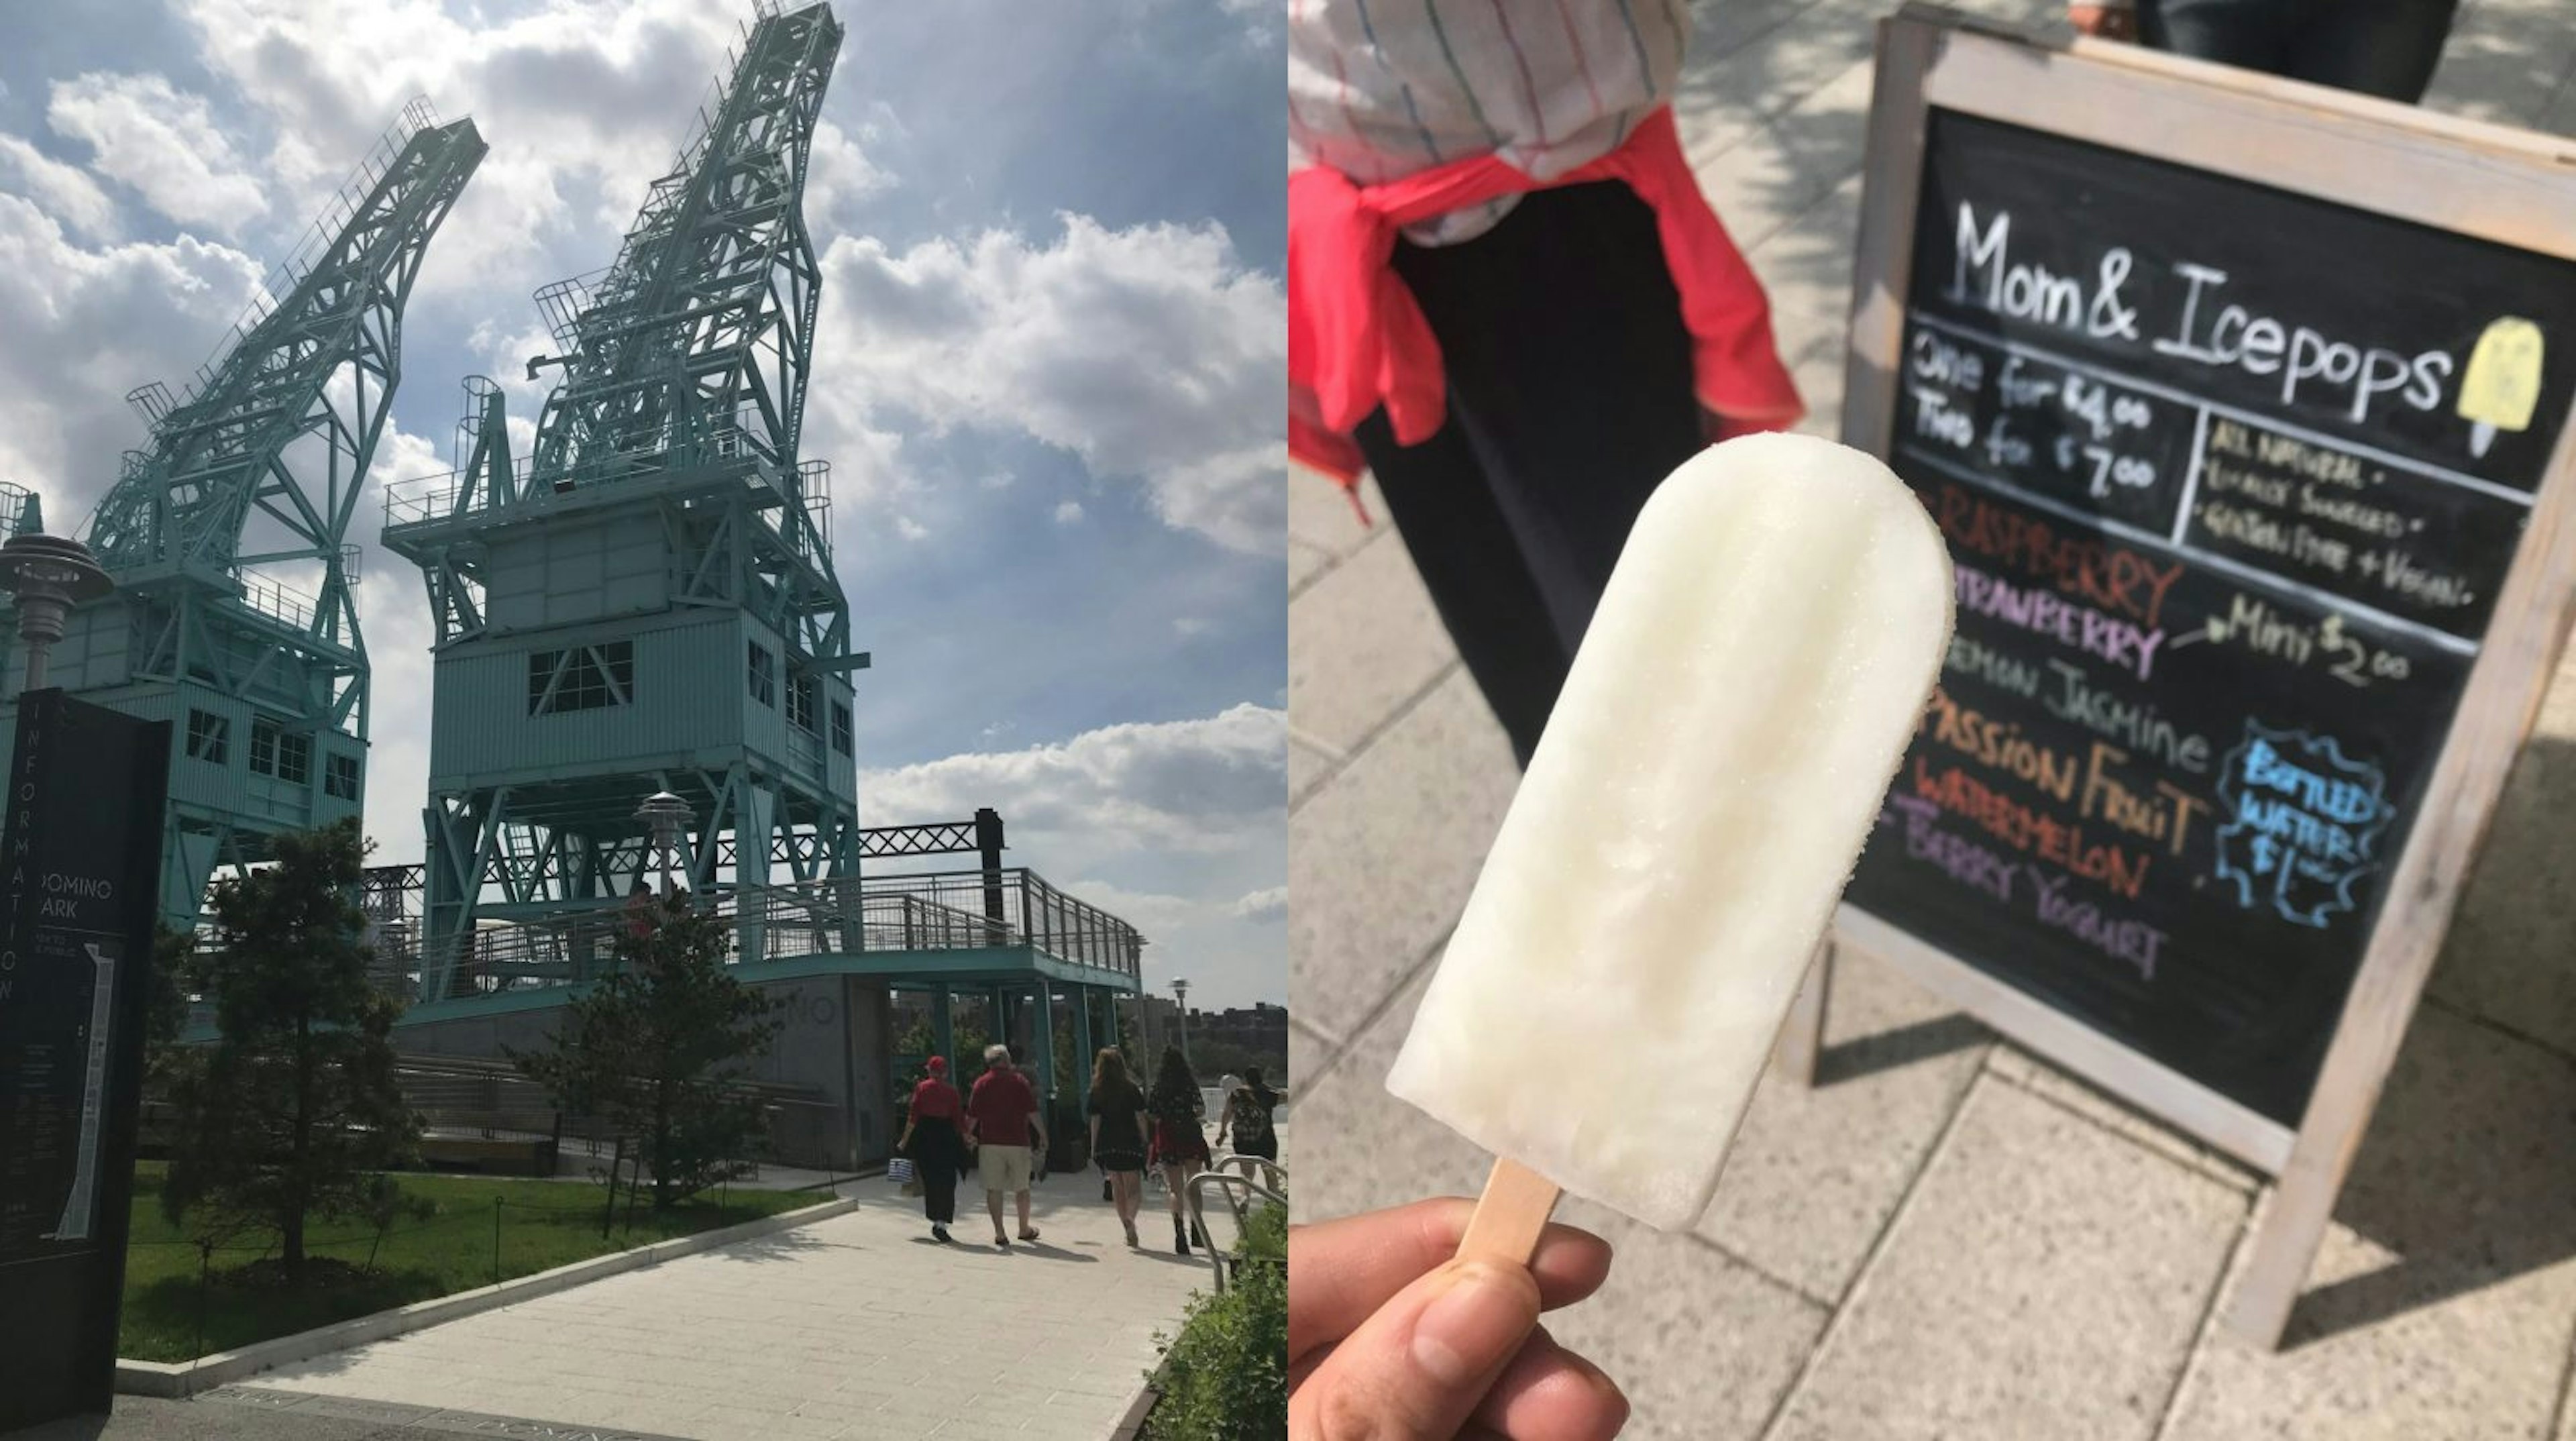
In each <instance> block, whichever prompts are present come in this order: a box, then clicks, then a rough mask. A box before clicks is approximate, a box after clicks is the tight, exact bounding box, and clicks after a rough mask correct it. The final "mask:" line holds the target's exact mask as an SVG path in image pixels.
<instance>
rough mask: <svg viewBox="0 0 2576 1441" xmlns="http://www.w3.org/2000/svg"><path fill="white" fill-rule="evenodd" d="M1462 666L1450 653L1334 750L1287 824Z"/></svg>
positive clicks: (1292, 900) (1294, 803) (1292, 804)
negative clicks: (1375, 720) (1353, 737)
mask: <svg viewBox="0 0 2576 1441" xmlns="http://www.w3.org/2000/svg"><path fill="white" fill-rule="evenodd" d="M1465 666H1466V662H1465V661H1462V660H1460V659H1458V657H1457V655H1456V654H1455V653H1452V654H1451V655H1450V657H1449V659H1447V660H1446V661H1443V662H1441V665H1440V669H1439V670H1437V671H1435V672H1433V673H1432V676H1431V679H1429V680H1427V681H1425V682H1423V684H1422V686H1421V688H1420V689H1418V690H1416V691H1414V692H1413V694H1411V695H1409V696H1406V697H1405V698H1404V699H1402V700H1399V701H1397V702H1396V703H1395V704H1394V705H1393V706H1392V707H1390V708H1389V709H1388V711H1387V713H1386V715H1385V716H1384V717H1382V718H1380V720H1379V721H1378V723H1377V724H1376V725H1373V726H1371V727H1369V728H1368V729H1367V730H1366V731H1364V732H1362V733H1361V735H1360V738H1359V739H1358V740H1355V741H1353V742H1351V748H1350V750H1349V751H1348V752H1342V753H1337V756H1336V758H1334V759H1332V760H1330V761H1328V763H1327V764H1326V765H1325V767H1324V770H1323V773H1322V774H1320V775H1318V776H1316V777H1315V783H1314V784H1313V785H1310V786H1308V787H1306V791H1305V794H1303V795H1300V796H1297V797H1296V798H1294V799H1292V800H1290V801H1289V802H1288V823H1289V824H1290V825H1291V826H1294V825H1295V824H1296V823H1297V812H1299V811H1301V810H1304V809H1305V808H1306V804H1307V802H1309V801H1312V800H1313V799H1314V798H1315V797H1317V796H1319V795H1322V794H1323V793H1324V792H1325V791H1326V790H1327V789H1329V788H1330V787H1331V786H1332V784H1333V782H1335V781H1337V780H1339V779H1341V777H1342V773H1343V772H1344V771H1347V770H1349V769H1350V768H1351V765H1352V763H1353V762H1356V761H1357V760H1358V759H1359V758H1360V757H1361V756H1364V755H1366V754H1368V752H1369V750H1370V749H1371V748H1372V747H1374V746H1375V745H1376V744H1377V743H1378V741H1379V739H1380V738H1382V737H1383V736H1385V734H1386V733H1387V732H1388V731H1390V730H1393V729H1394V728H1395V727H1396V726H1397V725H1398V724H1399V723H1401V722H1402V721H1403V720H1404V718H1405V717H1406V716H1409V715H1411V714H1413V713H1414V711H1416V710H1418V709H1420V708H1421V705H1422V703H1423V702H1424V701H1426V700H1429V699H1430V698H1431V693H1432V692H1433V691H1436V690H1438V689H1440V687H1441V685H1442V683H1444V682H1446V681H1447V680H1448V679H1449V677H1451V676H1453V675H1455V674H1457V673H1458V672H1459V671H1460V670H1462V669H1464V668H1465ZM1476 699H1477V700H1478V701H1479V702H1480V703H1481V702H1482V701H1483V700H1484V696H1483V694H1482V693H1479V694H1478V695H1477V697H1476ZM1296 733H1297V731H1296V722H1295V721H1294V720H1291V721H1290V722H1289V734H1290V735H1291V736H1294V735H1295V734H1296ZM1308 744H1309V745H1316V743H1315V742H1312V741H1309V742H1308ZM1317 748H1318V749H1322V747H1321V746H1317ZM1288 904H1290V905H1292V906H1293V905H1295V904H1297V897H1296V895H1295V894H1294V892H1293V890H1292V892H1291V894H1290V895H1289V897H1288ZM1358 1031H1359V1028H1357V1027H1354V1028H1353V1031H1352V1034H1354V1035H1356V1034H1358Z"/></svg>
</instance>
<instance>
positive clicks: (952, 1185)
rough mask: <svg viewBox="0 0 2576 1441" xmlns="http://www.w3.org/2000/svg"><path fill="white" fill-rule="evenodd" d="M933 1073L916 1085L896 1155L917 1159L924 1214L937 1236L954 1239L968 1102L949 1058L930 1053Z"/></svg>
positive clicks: (944, 1241)
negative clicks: (951, 1229) (952, 1077)
mask: <svg viewBox="0 0 2576 1441" xmlns="http://www.w3.org/2000/svg"><path fill="white" fill-rule="evenodd" d="M929 1071H930V1073H929V1074H928V1075H926V1076H923V1077H922V1078H921V1082H920V1084H918V1085H916V1086H914V1087H913V1088H912V1101H911V1103H910V1104H909V1105H908V1106H906V1107H905V1109H904V1121H903V1135H902V1136H901V1137H900V1138H898V1139H897V1140H896V1141H895V1143H894V1149H895V1154H897V1155H899V1156H903V1157H906V1158H908V1159H909V1160H910V1161H911V1162H912V1174H913V1179H914V1180H916V1181H918V1182H919V1183H920V1185H921V1213H922V1215H924V1216H925V1217H927V1218H929V1221H930V1235H931V1239H933V1240H935V1241H938V1242H940V1243H941V1244H942V1245H945V1244H947V1241H948V1225H949V1223H950V1222H952V1221H954V1220H956V1219H957V1177H958V1176H959V1174H961V1173H962V1172H964V1170H965V1169H966V1143H965V1142H964V1141H963V1140H961V1139H959V1137H958V1134H957V1121H958V1117H959V1115H960V1114H961V1113H962V1112H963V1110H964V1108H965V1107H964V1103H963V1102H961V1101H959V1100H958V1098H957V1088H956V1087H955V1086H952V1085H950V1084H948V1058H947V1057H946V1056H933V1057H931V1058H930V1065H929Z"/></svg>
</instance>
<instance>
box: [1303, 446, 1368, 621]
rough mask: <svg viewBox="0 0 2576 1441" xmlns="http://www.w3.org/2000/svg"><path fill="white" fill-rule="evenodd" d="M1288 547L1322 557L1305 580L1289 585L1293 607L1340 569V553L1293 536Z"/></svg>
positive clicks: (1354, 552) (1356, 552)
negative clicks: (1303, 596)
mask: <svg viewBox="0 0 2576 1441" xmlns="http://www.w3.org/2000/svg"><path fill="white" fill-rule="evenodd" d="M1289 483H1290V484H1291V485H1294V484H1295V483H1296V479H1295V477H1293V476H1292V477H1290V479H1289ZM1319 483H1320V482H1319ZM1361 544H1362V545H1366V544H1367V542H1366V541H1362V542H1361ZM1288 545H1289V548H1290V549H1292V550H1294V549H1296V548H1298V547H1301V546H1302V547H1304V548H1305V549H1307V550H1311V551H1313V552H1314V553H1315V554H1317V555H1320V556H1322V557H1323V559H1322V560H1321V561H1318V562H1317V563H1316V565H1315V568H1314V569H1313V570H1310V571H1308V572H1306V578H1305V579H1304V580H1300V581H1294V582H1291V583H1290V584H1289V586H1288V602H1289V604H1291V605H1294V604H1296V602H1297V597H1299V596H1301V595H1304V594H1305V593H1306V592H1308V591H1310V590H1313V589H1314V588H1315V583H1316V582H1317V581H1320V580H1322V579H1323V578H1324V577H1326V576H1328V575H1331V574H1332V573H1333V572H1334V571H1337V570H1340V569H1341V568H1342V553H1341V552H1340V551H1337V550H1328V549H1326V548H1325V547H1323V546H1320V545H1317V544H1315V543H1314V542H1313V541H1311V540H1299V539H1298V538H1297V537H1295V536H1293V535H1292V536H1290V537H1288ZM1358 553H1359V552H1358V551H1357V550H1356V549H1355V550H1353V551H1352V554H1354V555H1356V554H1358Z"/></svg>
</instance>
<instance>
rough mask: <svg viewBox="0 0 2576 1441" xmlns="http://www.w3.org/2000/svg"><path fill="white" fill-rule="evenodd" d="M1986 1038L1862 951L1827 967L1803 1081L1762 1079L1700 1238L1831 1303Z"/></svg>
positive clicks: (1915, 1169)
mask: <svg viewBox="0 0 2576 1441" xmlns="http://www.w3.org/2000/svg"><path fill="white" fill-rule="evenodd" d="M1992 1043H1993V1038H1992V1037H1991V1035H1989V1033H1988V1032H1987V1031H1986V1029H1985V1028H1984V1027H1982V1026H1980V1025H1978V1024H1976V1023H1975V1022H1973V1021H1971V1020H1969V1019H1967V1018H1966V1017H1965V1016H1962V1015H1960V1014H1958V1013H1957V1012H1955V1011H1952V1010H1951V1009H1949V1008H1948V1007H1947V1006H1944V1005H1942V1004H1941V1003H1940V1002H1939V1001H1937V1000H1935V999H1934V998H1933V997H1931V996H1930V995H1928V994H1926V993H1924V992H1923V991H1922V990H1920V989H1919V988H1917V987H1915V986H1914V985H1913V984H1912V983H1910V982H1908V981H1906V980H1904V979H1903V978H1902V977H1899V976H1897V975H1895V974H1894V973H1893V972H1890V971H1888V970H1887V969H1885V968H1884V967H1883V966H1880V965H1879V964H1878V963H1876V962H1874V961H1871V960H1869V959H1867V958H1865V957H1860V956H1847V957H1844V958H1843V959H1842V960H1841V961H1840V962H1838V963H1837V965H1836V966H1835V969H1834V980H1833V991H1832V1001H1831V1003H1830V1004H1829V1005H1827V1007H1826V1009H1825V1049H1824V1051H1823V1053H1822V1054H1821V1055H1820V1056H1819V1058H1818V1065H1817V1070H1818V1075H1817V1081H1818V1084H1817V1085H1816V1086H1815V1087H1813V1088H1802V1087H1799V1086H1795V1085H1790V1084H1787V1083H1783V1082H1779V1081H1776V1080H1766V1081H1765V1082H1764V1083H1763V1085H1762V1087H1761V1088H1760V1089H1759V1090H1758V1091H1757V1092H1755V1094H1754V1098H1753V1108H1752V1110H1751V1111H1750V1112H1748V1113H1747V1114H1746V1116H1745V1118H1744V1126H1743V1128H1742V1130H1741V1131H1739V1132H1738V1133H1737V1135H1736V1138H1735V1148H1734V1149H1733V1150H1732V1151H1730V1152H1729V1153H1728V1155H1727V1159H1726V1171H1725V1174H1724V1175H1722V1176H1720V1177H1719V1178H1718V1185H1717V1197H1716V1199H1715V1200H1714V1201H1713V1202H1712V1203H1711V1204H1710V1206H1709V1209H1708V1214H1707V1215H1706V1216H1704V1217H1702V1218H1701V1221H1700V1225H1699V1230H1700V1234H1702V1235H1704V1236H1706V1237H1708V1238H1709V1239H1711V1240H1713V1241H1716V1242H1717V1243H1719V1244H1720V1245H1723V1246H1725V1247H1726V1248H1727V1249H1728V1250H1730V1251H1733V1252H1734V1253H1735V1254H1737V1255H1739V1256H1742V1257H1744V1258H1745V1259H1746V1260H1748V1261H1751V1262H1752V1263H1753V1264H1755V1265H1757V1266H1760V1267H1761V1268H1762V1269H1763V1270H1764V1271H1766V1272H1768V1273H1769V1274H1771V1275H1773V1276H1777V1277H1779V1278H1781V1279H1782V1280H1783V1281H1786V1282H1788V1283H1789V1284H1791V1285H1794V1286H1796V1287H1797V1288H1798V1289H1799V1290H1801V1291H1803V1292H1804V1293H1805V1294H1807V1295H1809V1296H1811V1297H1816V1298H1818V1299H1821V1300H1824V1301H1826V1302H1829V1303H1830V1302H1833V1301H1837V1300H1839V1299H1840V1298H1841V1297H1842V1295H1843V1293H1844V1292H1845V1291H1846V1290H1848V1289H1849V1288H1850V1286H1851V1282H1852V1278H1853V1277H1854V1276H1855V1275H1856V1274H1858V1272H1859V1270H1860V1264H1861V1261H1862V1259H1863V1258H1864V1257H1865V1256H1866V1255H1867V1254H1868V1252H1869V1248H1870V1246H1871V1245H1872V1244H1873V1243H1874V1242H1876V1241H1877V1239H1878V1236H1879V1233H1880V1232H1882V1231H1884V1230H1885V1229H1886V1227H1887V1221H1888V1218H1889V1217H1890V1216H1891V1215H1893V1214H1894V1213H1895V1210H1896V1206H1897V1203H1898V1202H1899V1201H1900V1200H1902V1199H1903V1198H1904V1195H1905V1192H1906V1189H1907V1187H1908V1186H1910V1185H1911V1184H1912V1183H1913V1181H1914V1178H1915V1176H1916V1174H1917V1173H1919V1172H1920V1171H1921V1169H1922V1167H1923V1163H1924V1160H1925V1158H1926V1157H1927V1156H1928V1155H1929V1154H1930V1153H1931V1150H1932V1144H1933V1142H1934V1141H1935V1140H1937V1139H1938V1138H1939V1137H1940V1134H1941V1131H1942V1129H1943V1128H1944V1127H1945V1126H1947V1125H1948V1123H1949V1119H1950V1112H1951V1111H1952V1110H1953V1109H1954V1108H1955V1107H1956V1106H1957V1104H1958V1100H1959V1096H1960V1093H1961V1092H1962V1091H1964V1090H1965V1089H1966V1088H1967V1086H1968V1083H1969V1082H1970V1081H1971V1080H1973V1079H1974V1078H1975V1076H1976V1073H1977V1064H1978V1062H1979V1060H1980V1059H1982V1058H1983V1057H1984V1055H1985V1053H1986V1050H1987V1048H1988V1047H1989V1046H1990V1045H1991V1044H1992Z"/></svg>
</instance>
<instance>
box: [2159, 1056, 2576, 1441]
mask: <svg viewBox="0 0 2576 1441" xmlns="http://www.w3.org/2000/svg"><path fill="white" fill-rule="evenodd" d="M2336 1215H2337V1224H2336V1225H2335V1226H2334V1227H2333V1228H2332V1229H2331V1230H2330V1231H2329V1232H2328V1235H2327V1241H2326V1245H2325V1248H2324V1251H2323V1253H2322V1255H2321V1256H2320V1257H2319V1261H2318V1266H2317V1269H2316V1271H2315V1273H2314V1274H2312V1275H2311V1276H2310V1277H2309V1278H2308V1290H2307V1292H2306V1294H2305V1295H2304V1296H2303V1297H2302V1298H2301V1300H2300V1302H2299V1306H2298V1309H2297V1310H2296V1311H2295V1312H2294V1313H2293V1315H2292V1318H2291V1328H2290V1334H2289V1336H2288V1338H2287V1341H2288V1345H2287V1349H2285V1350H2284V1352H2283V1353H2282V1354H2280V1355H2278V1356H2256V1355H2253V1354H2250V1353H2248V1352H2247V1351H2246V1350H2245V1349H2244V1348H2242V1347H2240V1346H2234V1345H2229V1344H2223V1343H2222V1344H2215V1345H2212V1346H2210V1347H2208V1348H2207V1349H2206V1351H2205V1353H2204V1354H2203V1355H2202V1356H2201V1357H2200V1358H2199V1359H2198V1360H2197V1361H2196V1362H2195V1364H2194V1368H2193V1371H2192V1374H2191V1375H2190V1377H2189V1378H2188V1379H2187V1380H2186V1382H2185V1384H2184V1387H2183V1390H2182V1394H2181V1396H2180V1398H2179V1404H2178V1405H2177V1407H2176V1415H2175V1422H2174V1426H2173V1428H2172V1430H2171V1431H2170V1432H2169V1433H2168V1434H2169V1435H2170V1436H2171V1437H2172V1438H2174V1441H2207V1438H2213V1437H2238V1436H2273V1435H2281V1436H2335V1437H2354V1438H2381V1437H2385V1438H2390V1441H2397V1438H2405V1441H2439V1438H2452V1437H2457V1438H2461V1441H2468V1438H2473V1437H2474V1438H2480V1441H2484V1438H2488V1437H2534V1438H2538V1437H2546V1436H2547V1435H2548V1434H2549V1427H2550V1423H2551V1419H2552V1417H2553V1415H2554V1414H2555V1411H2556V1408H2557V1406H2558V1404H2559V1397H2560V1391H2561V1387H2562V1385H2563V1384H2564V1381H2565V1377H2566V1367H2567V1360H2568V1355H2569V1349H2570V1346H2571V1343H2576V1070H2571V1068H2569V1067H2567V1066H2565V1065H2563V1064H2561V1063H2559V1062H2558V1060H2557V1059H2556V1058H2555V1057H2552V1056H2549V1055H2546V1054H2544V1053H2542V1052H2539V1051H2537V1050H2534V1049H2532V1048H2529V1047H2522V1046H2510V1047H2499V1046H2498V1045H2497V1044H2496V1037H2495V1035H2494V1033H2493V1032H2491V1031H2488V1030H2486V1029H2485V1028H2483V1027H2481V1026H2479V1025H2477V1024H2476V1023H2474V1022H2471V1021H2468V1020H2465V1019H2463V1018H2461V1017H2458V1016H2454V1015H2450V1014H2447V1013H2445V1012H2442V1011H2439V1010H2427V1011H2425V1012H2424V1013H2422V1014H2421V1015H2419V1016H2418V1017H2417V1019H2416V1023H2415V1026H2414V1028H2413V1030H2412V1031H2410V1032H2409V1033H2408V1036H2407V1042H2406V1048H2405V1050H2404V1051H2403V1052H2402V1053H2401V1055H2400V1057H2399V1060H2398V1067H2397V1070H2396V1072H2395V1073H2394V1074H2393V1075H2392V1076H2391V1077H2390V1082H2389V1087H2388V1092H2387V1096H2386V1098H2385V1099H2384V1101H2383V1102H2382V1104H2381V1106H2380V1109H2379V1111H2378V1113H2377V1114H2376V1115H2375V1116H2374V1117H2373V1118H2372V1125H2371V1130H2370V1134H2369V1135H2368V1136H2367V1137H2366V1138H2365V1139H2364V1140H2363V1142H2362V1148H2361V1151H2360V1153H2359V1155H2358V1156H2357V1157H2356V1158H2355V1160H2354V1164H2353V1171H2352V1175H2351V1177H2350V1179H2349V1180H2348V1181H2347V1182H2346V1184H2345V1187H2344V1194H2343V1199H2342V1202H2341V1204H2340V1205H2338V1207H2337V1208H2336Z"/></svg>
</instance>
